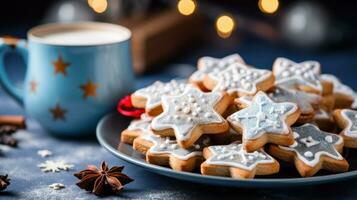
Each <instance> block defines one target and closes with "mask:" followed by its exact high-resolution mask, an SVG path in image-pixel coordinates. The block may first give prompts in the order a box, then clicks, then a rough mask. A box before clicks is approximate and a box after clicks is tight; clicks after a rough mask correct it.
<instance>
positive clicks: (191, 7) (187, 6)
mask: <svg viewBox="0 0 357 200" xmlns="http://www.w3.org/2000/svg"><path fill="white" fill-rule="evenodd" d="M195 9H196V3H195V1H194V0H180V1H179V2H178V3H177V10H178V11H179V12H180V13H181V14H183V15H191V14H192V13H193V12H195Z"/></svg>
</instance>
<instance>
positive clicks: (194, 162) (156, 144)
mask: <svg viewBox="0 0 357 200" xmlns="http://www.w3.org/2000/svg"><path fill="white" fill-rule="evenodd" d="M209 142H210V140H209V138H208V137H205V136H204V137H202V138H200V139H199V140H198V141H197V142H196V143H195V144H194V145H192V146H191V147H189V148H186V149H184V148H182V147H180V146H179V145H178V144H177V142H176V140H171V139H170V138H169V137H160V136H158V135H153V134H147V135H143V136H140V137H138V138H136V139H135V140H134V144H133V148H134V149H135V150H137V151H139V152H141V153H143V154H145V155H146V161H147V162H148V163H151V164H155V165H161V166H170V167H171V168H172V169H174V170H177V171H192V170H194V169H195V168H197V167H199V166H200V164H201V163H202V162H203V160H204V159H203V156H202V150H203V148H204V147H206V146H208V145H209Z"/></svg>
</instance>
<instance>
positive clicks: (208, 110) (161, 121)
mask: <svg viewBox="0 0 357 200" xmlns="http://www.w3.org/2000/svg"><path fill="white" fill-rule="evenodd" d="M222 97H223V95H222V94H221V93H218V92H210V93H204V92H202V91H200V90H198V89H197V88H187V89H186V90H185V92H184V93H183V94H181V95H177V96H170V97H169V96H165V97H163V98H162V103H163V109H164V112H163V113H161V114H160V115H159V116H157V117H155V118H154V119H153V121H152V123H151V128H152V129H154V130H158V131H159V130H165V129H169V128H172V129H173V130H174V133H175V136H176V139H177V140H178V141H183V140H187V139H188V138H190V137H191V131H192V129H193V128H194V127H195V126H197V125H205V124H213V123H223V122H224V121H225V120H224V118H223V117H222V116H221V115H220V114H218V113H217V112H216V111H215V110H214V107H215V106H216V104H217V103H218V102H219V101H220V100H221V99H222ZM178 108H179V109H178Z"/></svg>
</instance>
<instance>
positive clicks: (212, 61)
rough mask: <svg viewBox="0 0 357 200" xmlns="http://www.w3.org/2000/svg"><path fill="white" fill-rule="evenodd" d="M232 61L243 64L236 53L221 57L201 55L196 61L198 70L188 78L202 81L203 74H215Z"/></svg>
mask: <svg viewBox="0 0 357 200" xmlns="http://www.w3.org/2000/svg"><path fill="white" fill-rule="evenodd" d="M232 63H242V64H244V61H243V59H242V58H241V57H240V56H239V55H238V54H232V55H229V56H226V57H224V58H221V59H219V58H213V57H208V56H205V57H202V58H201V59H200V60H199V62H198V70H197V71H196V72H194V73H193V74H192V75H191V77H190V79H191V80H193V81H203V78H204V77H205V75H207V74H217V73H218V72H220V71H222V70H224V69H226V68H227V67H228V66H229V65H230V64H232Z"/></svg>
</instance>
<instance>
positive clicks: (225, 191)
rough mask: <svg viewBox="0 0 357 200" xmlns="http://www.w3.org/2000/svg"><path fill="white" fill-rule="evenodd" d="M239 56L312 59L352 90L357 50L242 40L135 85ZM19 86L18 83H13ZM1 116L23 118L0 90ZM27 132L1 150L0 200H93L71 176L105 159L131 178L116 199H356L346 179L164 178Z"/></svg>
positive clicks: (35, 128)
mask: <svg viewBox="0 0 357 200" xmlns="http://www.w3.org/2000/svg"><path fill="white" fill-rule="evenodd" d="M234 52H238V53H240V54H241V55H242V57H243V58H244V59H245V60H246V62H247V63H249V64H252V65H255V66H258V67H262V68H270V67H271V64H272V62H273V61H274V59H275V58H276V57H278V56H284V57H288V58H291V59H293V60H296V61H302V60H307V59H315V60H318V61H320V62H321V63H322V66H323V72H324V73H334V74H336V75H337V76H339V77H340V78H341V79H342V80H343V81H344V82H345V83H347V84H349V85H351V86H352V87H353V88H354V89H357V83H355V81H354V78H355V76H356V72H357V56H356V55H357V51H356V50H355V49H348V50H333V51H328V52H319V53H313V52H297V51H292V50H288V49H284V48H280V47H277V46H273V45H271V44H268V43H264V42H259V41H251V40H244V39H243V40H242V41H241V42H240V44H239V45H237V46H233V47H228V48H227V47H224V48H223V47H222V46H216V45H205V46H203V47H202V48H200V49H197V50H193V51H191V52H190V54H189V55H187V54H186V55H182V56H180V57H179V58H176V59H173V63H176V64H168V66H167V68H166V69H165V70H162V71H160V73H155V74H150V75H146V76H140V77H137V86H138V87H142V86H144V85H147V84H149V83H151V82H153V81H155V80H169V79H171V78H174V77H187V76H188V74H190V73H191V72H192V71H193V70H194V66H193V65H194V64H195V62H196V59H197V58H198V57H200V56H203V55H210V56H217V57H222V56H224V55H228V54H230V53H234ZM8 62H9V65H10V64H11V65H12V67H11V68H10V69H9V71H10V73H12V74H15V75H14V76H13V77H14V79H15V81H16V80H19V79H21V74H22V73H21V72H23V71H24V70H20V69H19V66H17V67H14V66H13V65H21V62H20V61H19V59H18V58H17V57H16V56H9V58H8ZM18 83H19V85H21V81H18ZM0 114H25V113H24V110H23V109H22V108H21V107H20V106H18V105H17V104H16V103H15V102H14V101H13V100H12V99H11V98H10V97H8V96H7V95H6V94H4V92H3V91H2V90H1V91H0ZM27 123H28V129H27V130H23V131H19V132H18V133H16V134H15V137H16V138H18V139H19V147H18V148H10V147H6V146H1V145H0V150H1V154H0V173H1V174H2V173H8V174H9V176H10V177H11V179H12V181H11V185H10V186H9V188H8V189H7V190H6V192H2V193H0V199H97V197H96V196H94V195H92V194H89V193H88V192H86V191H83V190H81V189H79V188H78V187H77V186H76V185H75V182H76V181H77V180H76V178H75V177H74V176H73V173H74V172H75V171H78V170H81V169H84V168H85V167H86V165H87V164H96V165H99V164H100V162H101V161H103V160H106V161H107V162H108V163H109V164H110V165H125V166H126V168H125V170H124V171H125V173H127V174H128V175H129V176H131V177H132V178H134V179H135V181H134V182H132V183H130V184H129V185H127V187H126V188H125V190H124V191H123V192H122V193H121V194H120V195H119V196H110V197H106V198H105V199H112V198H124V199H126V198H128V199H201V198H202V199H218V198H220V199H224V198H227V199H230V198H234V199H238V198H239V199H302V198H304V199H337V198H338V199H356V198H357V190H356V189H357V180H350V181H345V182H339V183H332V184H327V185H319V186H311V187H300V188H290V189H289V188H288V189H285V188H284V189H279V188H277V189H269V188H261V189H247V188H234V189H233V188H224V187H213V186H206V185H200V184H193V183H189V182H182V181H178V180H175V179H171V178H167V177H163V176H160V175H156V174H153V173H150V172H147V171H145V170H143V169H141V168H140V167H137V166H134V165H131V164H129V163H126V162H124V161H122V160H119V159H117V158H116V157H114V156H112V155H111V154H110V153H108V152H106V151H105V150H104V149H103V148H102V147H100V145H99V144H98V142H97V141H96V139H95V138H87V139H83V140H63V139H59V138H55V137H52V136H51V135H49V134H48V133H46V132H45V131H44V130H43V129H42V128H41V127H40V125H39V124H38V123H36V122H35V121H34V120H33V119H31V118H28V121H27ZM40 149H48V150H51V151H52V152H53V154H54V155H53V156H52V157H49V158H41V157H39V156H38V155H37V151H38V150H40ZM45 160H65V161H67V162H69V163H71V164H74V169H73V170H71V171H68V172H59V173H43V172H41V170H40V169H39V168H38V167H37V165H38V164H39V163H41V162H44V161H45ZM56 182H58V183H63V184H65V186H66V188H65V189H62V190H52V189H49V188H48V185H50V184H52V183H56Z"/></svg>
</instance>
